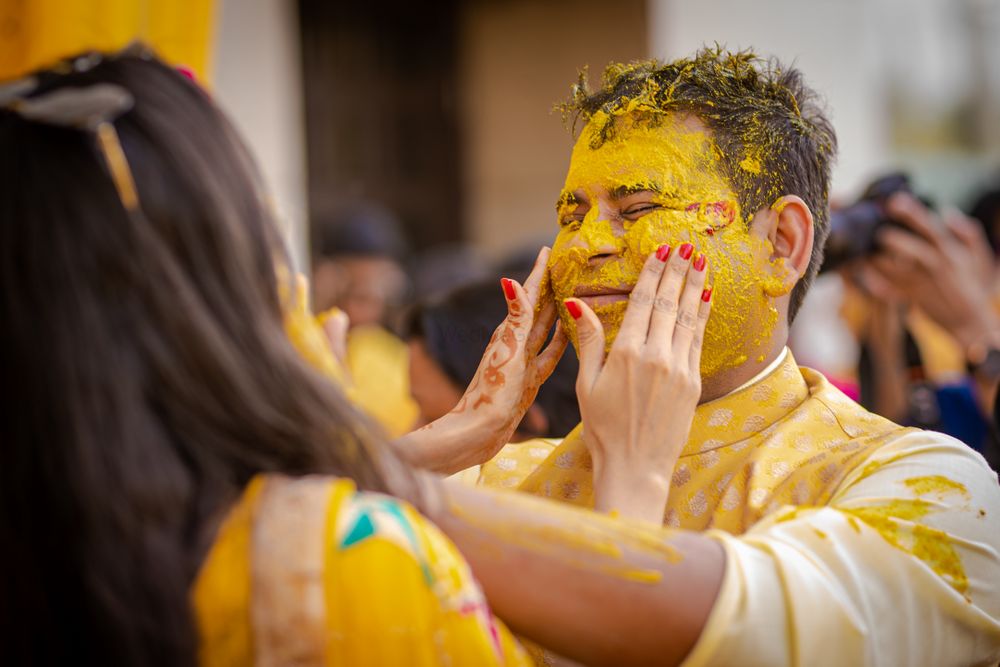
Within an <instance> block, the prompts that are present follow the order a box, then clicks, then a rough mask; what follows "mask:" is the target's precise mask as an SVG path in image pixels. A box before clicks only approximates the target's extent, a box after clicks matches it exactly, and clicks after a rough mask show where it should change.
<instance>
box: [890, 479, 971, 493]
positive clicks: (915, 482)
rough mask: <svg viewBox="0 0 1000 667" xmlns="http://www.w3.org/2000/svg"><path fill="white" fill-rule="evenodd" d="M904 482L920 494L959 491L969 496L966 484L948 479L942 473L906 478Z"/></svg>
mask: <svg viewBox="0 0 1000 667" xmlns="http://www.w3.org/2000/svg"><path fill="white" fill-rule="evenodd" d="M903 484H905V485H906V486H908V487H910V489H912V490H913V492H914V493H915V494H917V495H918V496H925V495H929V494H936V495H939V496H945V495H948V494H949V493H958V494H960V495H962V496H965V497H966V498H968V497H969V492H968V491H967V490H966V488H965V485H964V484H960V483H959V482H956V481H954V480H952V479H948V478H947V477H944V476H942V475H928V476H926V477H911V478H910V479H907V480H904V481H903Z"/></svg>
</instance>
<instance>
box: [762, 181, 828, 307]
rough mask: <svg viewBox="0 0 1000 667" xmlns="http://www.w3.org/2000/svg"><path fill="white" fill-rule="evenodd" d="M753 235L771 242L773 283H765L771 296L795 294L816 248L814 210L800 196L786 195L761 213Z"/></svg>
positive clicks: (770, 264) (771, 281)
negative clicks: (814, 240) (795, 288)
mask: <svg viewBox="0 0 1000 667" xmlns="http://www.w3.org/2000/svg"><path fill="white" fill-rule="evenodd" d="M750 231H751V234H753V235H755V236H757V237H758V238H760V239H762V240H764V239H766V240H767V241H769V242H770V245H771V248H772V252H771V257H770V258H769V259H770V262H769V266H770V267H771V271H772V274H773V275H772V280H770V281H767V283H765V287H766V291H767V293H768V296H772V297H779V296H784V295H785V294H788V293H789V292H791V291H792V288H793V287H795V284H796V283H797V282H799V279H800V278H802V276H804V275H805V273H806V270H807V269H808V268H809V259H810V258H811V257H812V247H813V216H812V211H810V210H809V207H808V206H807V205H806V203H805V202H804V201H802V199H801V198H800V197H797V196H795V195H786V196H784V197H781V198H780V199H778V200H776V201H775V202H774V203H773V204H771V206H770V208H767V209H763V210H761V211H758V212H757V214H756V215H754V218H753V221H752V222H751V225H750Z"/></svg>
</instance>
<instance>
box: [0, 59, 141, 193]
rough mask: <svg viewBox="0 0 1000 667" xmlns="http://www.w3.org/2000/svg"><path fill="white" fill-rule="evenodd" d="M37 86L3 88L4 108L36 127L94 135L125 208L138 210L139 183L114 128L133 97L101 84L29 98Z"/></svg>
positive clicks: (31, 83) (32, 83)
mask: <svg viewBox="0 0 1000 667" xmlns="http://www.w3.org/2000/svg"><path fill="white" fill-rule="evenodd" d="M87 64H88V65H90V66H93V65H92V63H90V62H89V61H88V63H87ZM36 85H37V82H35V81H34V80H33V79H24V80H21V81H15V82H14V83H12V84H8V85H7V86H4V87H2V88H0V107H5V108H7V109H10V110H11V111H13V112H14V113H17V114H18V115H20V116H21V117H22V118H25V119H27V120H30V121H33V122H36V123H44V124H46V125H54V126H57V127H69V128H74V129H78V130H82V131H85V132H93V133H94V135H95V136H96V138H97V146H98V148H99V149H100V152H101V155H102V157H103V158H104V163H105V165H107V168H108V172H109V173H110V175H111V180H112V181H113V182H114V185H115V189H116V190H117V191H118V197H119V199H121V202H122V205H123V206H124V207H125V208H126V209H127V210H129V211H134V210H136V209H138V207H139V196H138V193H137V192H136V188H135V180H134V179H133V178H132V170H131V169H130V168H129V165H128V160H127V159H126V158H125V151H124V150H122V145H121V141H120V140H119V138H118V132H117V131H116V130H115V127H114V121H115V119H117V118H118V117H120V116H121V115H122V114H124V113H126V112H128V111H129V110H130V109H131V108H132V106H133V105H134V104H135V100H134V99H133V97H132V95H131V94H130V93H129V92H128V91H127V90H125V89H124V88H122V87H121V86H117V85H114V84H110V83H98V84H94V85H92V86H87V87H84V88H60V89H57V90H54V91H52V92H50V93H45V94H42V95H38V96H36V97H27V95H29V94H30V93H31V92H32V91H33V90H34V89H35V87H36Z"/></svg>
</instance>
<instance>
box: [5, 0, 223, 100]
mask: <svg viewBox="0 0 1000 667" xmlns="http://www.w3.org/2000/svg"><path fill="white" fill-rule="evenodd" d="M214 23H215V0H185V2H176V1H175V0H0V81H2V80H4V79H12V78H16V77H18V76H23V75H24V74H27V73H28V72H30V71H32V70H34V69H38V68H40V67H47V66H49V65H52V64H54V63H56V62H58V61H59V60H60V59H62V58H65V57H67V56H71V55H73V54H75V53H79V52H81V51H87V50H92V49H94V50H99V51H117V50H118V49H121V48H122V47H124V46H126V45H127V44H128V43H129V42H132V41H135V40H141V41H143V42H145V43H146V44H148V45H149V46H151V47H152V48H153V49H155V50H156V52H157V53H158V54H159V55H160V56H161V57H162V58H164V59H165V60H166V61H167V62H170V63H171V64H173V65H183V66H185V67H188V68H190V69H191V70H192V71H194V72H195V74H197V76H198V77H199V79H200V80H201V81H203V82H206V81H208V80H209V76H210V75H211V63H210V53H211V48H212V42H213V32H214V30H213V28H214Z"/></svg>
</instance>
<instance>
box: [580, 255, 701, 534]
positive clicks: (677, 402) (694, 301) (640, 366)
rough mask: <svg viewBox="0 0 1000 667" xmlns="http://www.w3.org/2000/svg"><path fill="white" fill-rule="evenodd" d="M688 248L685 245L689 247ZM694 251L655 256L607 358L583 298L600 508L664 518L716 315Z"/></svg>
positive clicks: (584, 392)
mask: <svg viewBox="0 0 1000 667" xmlns="http://www.w3.org/2000/svg"><path fill="white" fill-rule="evenodd" d="M685 246H686V247H685ZM691 251H692V248H691V246H690V244H684V246H681V247H680V248H679V249H678V252H675V253H672V256H671V253H670V248H669V247H667V246H663V247H661V248H660V249H659V250H657V252H656V253H655V254H653V255H651V256H650V257H649V259H648V260H647V261H646V265H645V266H644V267H643V270H642V273H641V274H640V276H639V280H638V281H637V282H636V284H635V288H634V289H633V290H632V294H631V295H630V297H629V305H628V309H627V310H626V311H625V317H624V319H623V321H622V325H621V329H620V330H619V332H618V337H617V338H616V339H615V342H614V344H613V345H612V347H611V351H610V352H609V353H608V356H607V359H605V358H604V329H603V327H602V326H601V322H600V320H598V318H597V316H596V315H595V314H594V312H593V311H592V310H591V309H590V308H589V307H587V305H586V304H585V303H584V302H583V301H581V300H579V299H568V300H567V301H566V307H567V309H569V312H570V315H572V316H573V317H574V318H575V319H576V321H577V332H578V335H579V341H580V375H579V377H578V379H577V384H576V391H577V396H578V398H579V400H580V413H581V415H582V416H583V429H584V441H585V442H586V444H587V447H588V449H589V450H590V455H591V458H592V459H593V463H594V504H595V508H596V509H598V510H603V511H616V512H618V513H619V514H621V515H623V516H629V517H632V518H640V519H647V520H649V521H653V522H655V523H657V524H659V523H662V521H663V512H664V509H665V507H666V502H667V497H668V494H669V491H670V478H671V475H672V474H673V470H674V465H675V464H676V463H677V459H678V457H679V456H680V453H681V450H682V449H683V448H684V444H685V442H686V441H687V437H688V432H689V431H690V430H691V420H692V419H693V417H694V410H695V407H697V405H698V400H699V398H700V397H701V375H700V372H699V370H700V364H701V345H702V338H703V336H704V332H705V323H706V322H707V321H708V314H709V311H710V310H711V296H712V292H711V289H706V288H705V258H704V255H699V256H697V257H694V256H692V253H691Z"/></svg>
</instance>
